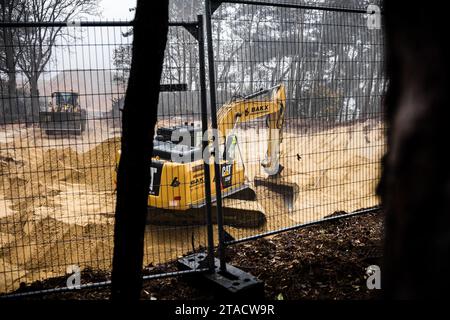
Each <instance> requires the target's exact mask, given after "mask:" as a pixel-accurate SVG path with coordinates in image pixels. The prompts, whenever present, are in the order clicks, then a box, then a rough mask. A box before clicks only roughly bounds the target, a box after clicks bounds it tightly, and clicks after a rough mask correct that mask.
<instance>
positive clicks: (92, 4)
mask: <svg viewBox="0 0 450 320" xmlns="http://www.w3.org/2000/svg"><path fill="white" fill-rule="evenodd" d="M97 2H98V1H97V0H21V1H20V3H19V7H20V10H21V12H22V13H23V14H22V19H23V21H27V22H52V21H69V20H71V19H75V18H78V17H80V16H81V15H92V14H95V13H96V12H97ZM63 35H64V33H63V30H62V27H41V26H39V27H34V26H33V27H26V28H24V30H23V32H22V33H21V35H20V42H19V44H20V45H19V50H20V54H19V55H18V60H17V64H18V66H19V68H20V70H21V71H22V72H23V73H24V74H25V76H26V77H27V79H28V82H29V85H30V94H31V109H32V112H37V111H39V90H38V80H39V78H40V76H41V74H42V72H43V71H44V70H45V67H46V66H47V64H48V62H49V61H50V58H51V56H52V51H53V48H54V46H55V43H56V40H57V39H58V37H60V36H63ZM66 35H67V34H66ZM29 116H30V115H29Z"/></svg>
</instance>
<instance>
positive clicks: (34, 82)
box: [26, 74, 39, 125]
mask: <svg viewBox="0 0 450 320" xmlns="http://www.w3.org/2000/svg"><path fill="white" fill-rule="evenodd" d="M38 79H39V75H37V74H33V75H32V76H31V77H30V78H29V81H30V95H31V108H30V109H28V112H27V116H26V124H27V125H31V124H32V123H33V120H34V117H35V115H36V114H38V113H39V89H38Z"/></svg>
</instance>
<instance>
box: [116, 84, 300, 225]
mask: <svg viewBox="0 0 450 320" xmlns="http://www.w3.org/2000/svg"><path fill="white" fill-rule="evenodd" d="M267 96H268V97H267ZM264 97H266V98H264ZM285 106H286V96H285V88H284V86H283V85H282V84H280V85H277V86H274V87H272V88H268V89H262V90H259V91H257V92H255V93H252V94H250V95H247V96H244V97H239V98H234V99H232V101H230V102H229V103H227V104H225V105H223V106H222V107H221V108H220V109H219V110H218V112H217V123H218V133H217V135H218V136H216V137H215V138H216V139H219V145H220V150H219V152H220V154H221V155H222V157H221V158H220V161H219V165H220V169H221V188H222V190H221V194H222V198H223V214H224V223H225V224H227V225H232V226H236V227H257V226H260V225H261V224H263V223H264V222H265V221H266V218H265V214H264V209H263V207H262V206H261V204H260V203H259V202H258V201H255V200H257V194H256V192H255V189H256V188H257V187H258V186H261V185H263V186H267V187H269V188H272V189H274V191H275V192H278V194H279V195H281V196H282V197H283V198H284V199H285V204H286V208H287V210H292V207H293V203H294V200H295V194H296V192H297V191H298V190H296V188H297V186H296V185H295V184H293V183H290V182H288V181H285V180H284V179H283V178H281V177H280V172H281V170H282V169H283V167H282V166H281V165H280V152H281V151H280V145H281V142H282V129H283V124H284V113H285V108H286V107H285ZM262 117H266V125H267V129H268V130H267V131H268V136H267V150H266V152H265V158H264V159H263V160H262V161H261V165H262V167H263V169H264V172H265V175H266V177H263V176H255V177H254V180H253V181H247V178H246V174H245V164H244V163H243V159H242V155H241V156H240V159H238V158H239V157H237V152H238V151H239V152H240V149H239V137H238V135H237V133H236V131H237V126H238V124H239V123H245V122H248V121H251V120H255V119H258V118H262ZM202 139H204V137H203V135H202V129H201V127H200V126H195V125H194V123H184V124H183V125H177V126H169V127H159V128H157V129H156V136H155V138H154V146H153V155H152V161H151V167H150V187H149V196H148V205H149V215H148V222H149V223H152V224H165V225H167V224H171V225H185V224H192V223H194V224H197V223H201V222H202V221H204V211H203V210H199V209H200V208H202V207H203V206H204V205H205V198H206V197H205V182H204V161H205V160H206V161H208V160H210V161H209V166H210V172H211V197H212V201H213V203H215V200H216V189H215V183H214V181H215V175H214V161H213V160H211V158H210V157H209V154H210V153H209V150H207V152H206V153H205V152H204V150H203V149H202ZM208 140H209V145H210V146H212V145H213V143H212V140H211V137H209V138H208ZM205 154H206V158H207V159H205ZM119 158H120V153H118V157H117V163H118V161H119ZM239 160H240V161H239Z"/></svg>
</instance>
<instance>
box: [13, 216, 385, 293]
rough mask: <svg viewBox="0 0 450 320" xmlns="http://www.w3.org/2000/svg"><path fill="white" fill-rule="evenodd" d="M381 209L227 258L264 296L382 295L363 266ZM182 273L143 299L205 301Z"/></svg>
mask: <svg viewBox="0 0 450 320" xmlns="http://www.w3.org/2000/svg"><path fill="white" fill-rule="evenodd" d="M382 242H383V213H382V212H381V211H379V212H376V213H373V214H366V215H361V216H355V217H351V218H347V219H341V220H337V221H332V222H331V221H330V222H325V223H323V224H319V225H316V226H311V227H308V228H304V229H300V230H294V231H289V232H286V233H283V234H280V235H277V236H273V237H269V238H263V239H259V240H256V241H250V242H246V243H243V244H239V245H234V246H231V247H229V248H228V251H227V261H228V262H229V263H230V264H232V265H234V266H236V267H239V268H241V269H243V270H245V271H247V272H250V273H251V274H253V275H254V276H257V277H258V278H259V279H260V280H262V281H264V283H265V297H266V299H270V300H274V299H283V300H300V299H308V300H316V299H330V300H349V299H352V300H354V299H357V300H366V299H378V298H380V297H381V292H380V290H369V289H367V286H366V277H367V276H366V274H365V270H366V268H367V267H368V266H370V265H373V264H376V265H381V263H382ZM175 270H177V268H176V266H175V263H174V262H169V263H165V264H162V265H159V266H148V267H147V268H146V271H145V272H146V273H154V272H160V271H165V272H166V271H175ZM109 279H110V276H109V274H108V273H105V272H102V271H98V270H92V269H85V270H84V271H83V272H82V276H81V280H82V283H89V282H98V281H105V280H109ZM65 281H66V278H65V277H59V278H54V279H48V280H45V281H42V282H41V281H38V282H35V283H33V284H32V285H31V286H28V287H25V286H24V287H22V288H21V289H19V290H18V291H17V292H26V291H30V290H42V289H47V288H55V287H60V286H65ZM193 283H195V282H192V281H189V280H187V279H185V278H182V277H178V278H166V279H155V280H148V281H145V282H144V287H143V290H142V299H152V300H173V299H176V300H178V299H179V300H208V299H211V298H212V295H211V294H212V293H211V292H210V291H208V290H207V289H205V287H201V288H199V287H198V286H195V285H193ZM109 290H110V288H109V287H103V288H98V289H85V290H80V291H71V292H64V293H53V294H45V295H37V296H28V297H27V298H26V299H39V300H41V299H49V300H53V299H63V300H66V299H77V300H85V299H108V298H109V296H110V292H109Z"/></svg>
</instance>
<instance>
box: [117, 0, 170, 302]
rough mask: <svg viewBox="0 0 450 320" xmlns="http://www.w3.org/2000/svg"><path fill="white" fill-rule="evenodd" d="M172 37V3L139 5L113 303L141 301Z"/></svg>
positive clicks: (125, 114)
mask: <svg viewBox="0 0 450 320" xmlns="http://www.w3.org/2000/svg"><path fill="white" fill-rule="evenodd" d="M167 31H168V0H165V1H158V2H156V1H144V0H138V2H137V7H136V16H135V26H134V31H133V32H134V33H133V34H134V40H133V52H132V62H131V70H130V78H129V80H128V87H127V92H126V96H125V104H124V109H123V116H122V119H123V120H122V131H123V134H122V150H121V151H122V152H121V159H120V163H119V169H118V179H117V202H116V216H115V219H116V222H115V229H114V257H113V270H112V295H111V297H112V299H113V300H138V299H139V297H140V292H141V287H142V264H143V253H144V229H145V219H146V214H147V198H148V188H149V183H150V172H149V168H150V159H151V154H152V149H153V134H154V127H155V124H156V118H157V109H158V98H159V84H160V78H161V72H162V66H163V59H164V49H165V46H166V41H167Z"/></svg>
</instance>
